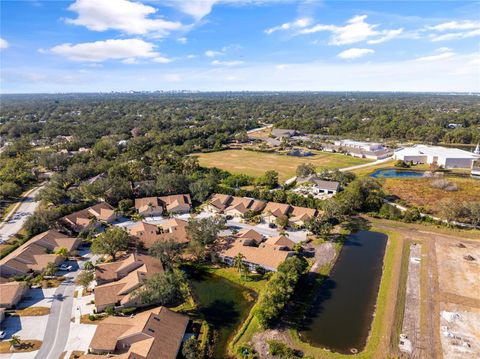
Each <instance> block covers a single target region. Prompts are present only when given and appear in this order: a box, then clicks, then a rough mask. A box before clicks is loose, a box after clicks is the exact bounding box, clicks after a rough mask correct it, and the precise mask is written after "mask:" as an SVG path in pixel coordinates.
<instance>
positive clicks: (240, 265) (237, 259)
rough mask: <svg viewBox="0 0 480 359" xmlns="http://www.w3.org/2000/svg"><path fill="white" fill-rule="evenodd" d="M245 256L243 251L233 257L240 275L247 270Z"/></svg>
mask: <svg viewBox="0 0 480 359" xmlns="http://www.w3.org/2000/svg"><path fill="white" fill-rule="evenodd" d="M244 258H245V256H244V255H243V254H242V253H238V254H237V255H236V256H235V258H234V259H233V265H234V266H235V268H237V269H238V273H240V276H241V275H242V274H243V273H244V272H245V264H244V263H243V259H244Z"/></svg>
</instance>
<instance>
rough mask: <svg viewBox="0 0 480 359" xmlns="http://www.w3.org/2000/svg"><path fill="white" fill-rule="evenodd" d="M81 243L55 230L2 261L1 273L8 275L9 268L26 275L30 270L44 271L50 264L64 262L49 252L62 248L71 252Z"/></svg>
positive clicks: (32, 240) (38, 237)
mask: <svg viewBox="0 0 480 359" xmlns="http://www.w3.org/2000/svg"><path fill="white" fill-rule="evenodd" d="M80 242H81V240H80V239H78V238H73V237H68V236H66V235H65V234H63V233H60V232H58V231H54V230H49V231H46V232H43V233H40V234H38V235H36V236H35V237H33V238H32V239H30V240H29V241H28V242H26V243H24V244H23V245H21V246H20V247H18V248H17V249H16V250H14V251H13V252H12V253H10V254H9V255H7V256H6V257H5V258H3V259H1V260H0V271H4V272H5V273H8V269H7V267H8V268H12V269H15V270H16V271H18V272H22V273H24V274H26V273H28V272H29V271H30V270H35V271H42V270H43V269H44V268H45V266H46V265H47V264H48V263H49V262H54V263H56V264H58V263H60V262H61V261H62V260H63V258H62V257H59V256H57V255H54V254H48V252H52V251H55V250H57V249H59V248H61V247H65V248H67V250H68V251H71V250H73V249H75V248H77V247H78V245H79V244H80Z"/></svg>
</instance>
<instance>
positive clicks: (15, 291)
mask: <svg viewBox="0 0 480 359" xmlns="http://www.w3.org/2000/svg"><path fill="white" fill-rule="evenodd" d="M26 290H27V285H26V284H25V283H23V282H6V283H2V284H0V307H4V308H11V307H12V306H14V305H15V304H17V302H18V300H19V299H20V298H21V296H22V295H23V294H24V293H25V292H26Z"/></svg>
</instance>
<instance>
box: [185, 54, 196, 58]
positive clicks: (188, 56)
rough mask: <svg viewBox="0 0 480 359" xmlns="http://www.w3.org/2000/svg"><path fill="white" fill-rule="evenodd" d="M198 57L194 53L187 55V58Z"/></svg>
mask: <svg viewBox="0 0 480 359" xmlns="http://www.w3.org/2000/svg"><path fill="white" fill-rule="evenodd" d="M196 57H197V55H194V54H189V55H187V59H194V58H196Z"/></svg>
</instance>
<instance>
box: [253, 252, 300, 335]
mask: <svg viewBox="0 0 480 359" xmlns="http://www.w3.org/2000/svg"><path fill="white" fill-rule="evenodd" d="M307 267H308V263H307V261H306V260H305V258H303V257H298V256H292V257H289V258H287V259H286V260H285V262H283V263H282V264H281V265H280V266H279V267H278V271H277V272H276V273H274V274H273V276H272V277H271V278H270V280H269V281H268V283H267V287H266V288H265V291H264V294H263V295H262V297H261V298H260V300H259V302H258V306H257V309H256V311H255V316H256V318H257V319H258V321H259V323H260V324H261V325H262V327H264V328H269V327H271V326H272V325H274V324H275V323H277V322H278V319H279V317H280V315H281V314H282V312H283V309H284V308H285V305H286V304H287V303H288V300H289V299H290V297H291V295H292V294H293V292H294V290H295V286H296V284H297V282H298V280H299V279H300V277H301V276H302V275H303V274H304V273H305V271H306V270H307Z"/></svg>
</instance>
